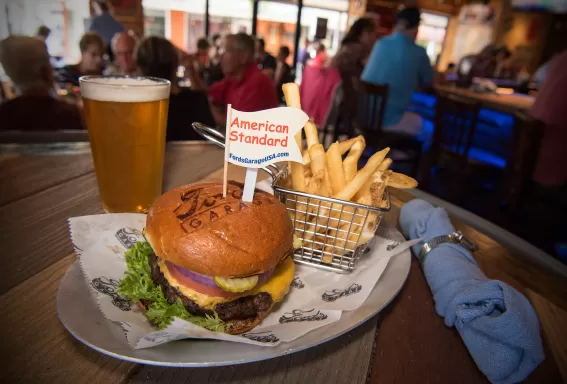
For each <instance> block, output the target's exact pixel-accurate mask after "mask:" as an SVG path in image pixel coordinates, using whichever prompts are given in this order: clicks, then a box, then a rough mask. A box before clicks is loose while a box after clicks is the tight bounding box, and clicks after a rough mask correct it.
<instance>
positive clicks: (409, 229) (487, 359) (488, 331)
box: [400, 199, 544, 384]
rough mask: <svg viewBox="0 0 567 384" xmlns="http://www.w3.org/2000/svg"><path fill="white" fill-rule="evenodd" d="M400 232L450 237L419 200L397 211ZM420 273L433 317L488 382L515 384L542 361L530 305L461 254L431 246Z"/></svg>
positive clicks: (446, 223) (444, 221) (440, 218)
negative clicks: (453, 334)
mask: <svg viewBox="0 0 567 384" xmlns="http://www.w3.org/2000/svg"><path fill="white" fill-rule="evenodd" d="M400 227H401V228H402V231H403V232H404V235H405V236H406V237H408V238H411V239H415V238H419V237H421V238H423V240H424V241H429V240H430V239H432V238H434V237H437V236H442V235H448V234H450V233H452V232H454V231H455V228H454V227H453V225H451V222H450V220H449V217H448V215H447V212H446V211H445V210H444V209H442V208H434V207H433V206H432V205H431V204H429V203H428V202H426V201H424V200H420V199H415V200H412V201H410V202H409V203H407V204H405V205H404V206H403V207H402V209H401V213H400ZM421 247H422V244H421V243H420V244H417V245H414V246H413V252H414V253H415V254H416V255H417V254H418V253H419V251H420V250H421ZM423 270H424V273H425V278H426V279H427V283H428V284H429V287H430V288H431V291H432V292H433V298H434V300H435V309H436V311H437V313H438V314H439V315H440V316H442V317H443V318H444V319H445V324H447V325H448V326H450V327H451V326H455V328H457V330H458V332H459V334H460V335H461V337H462V339H463V341H464V342H465V345H466V346H467V348H468V350H469V352H470V354H471V355H472V358H473V359H474V361H475V363H476V365H477V366H478V368H479V369H480V370H481V371H482V373H484V374H485V375H486V377H487V378H488V379H489V380H490V382H492V383H495V384H496V383H497V384H508V383H517V382H520V381H522V380H524V379H525V378H527V377H528V375H529V374H530V373H531V372H532V371H533V370H534V369H535V368H536V367H537V366H538V365H539V364H540V363H541V362H542V361H543V359H544V353H543V347H542V343H541V337H540V332H539V321H538V318H537V315H536V313H535V311H534V309H533V308H532V306H531V304H530V302H529V301H528V300H527V299H526V298H525V297H524V296H523V295H522V294H521V293H519V292H518V291H516V290H515V289H514V288H512V287H510V286H509V285H508V284H506V283H503V282H501V281H497V280H489V279H488V278H487V277H486V276H485V275H484V274H483V273H482V271H481V270H480V268H479V267H478V264H477V263H476V261H475V259H474V257H473V256H472V255H471V254H470V253H469V252H468V251H467V250H466V249H465V248H463V247H462V246H460V245H457V244H441V245H439V246H437V247H436V248H434V249H433V250H432V251H430V252H429V254H428V255H427V257H426V258H425V260H424V265H423Z"/></svg>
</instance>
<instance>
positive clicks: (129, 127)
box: [80, 76, 170, 212]
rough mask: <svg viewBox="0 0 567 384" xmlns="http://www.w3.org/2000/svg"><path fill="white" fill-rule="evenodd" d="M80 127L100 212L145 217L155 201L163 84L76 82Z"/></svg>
mask: <svg viewBox="0 0 567 384" xmlns="http://www.w3.org/2000/svg"><path fill="white" fill-rule="evenodd" d="M80 83H81V95H82V97H83V105H84V113H85V122H86V124H87V129H88V132H89V138H90V142H91V150H92V154H93V160H94V166H95V172H96V178H97V182H98V188H99V192H100V197H101V200H102V206H103V208H104V210H105V211H106V212H147V210H148V208H149V207H150V206H151V205H152V204H153V202H154V200H155V199H156V198H157V197H158V196H159V195H161V192H162V178H163V157H164V151H165V131H166V126H167V111H168V104H169V87H170V83H169V81H167V80H162V79H154V78H143V77H139V78H128V77H108V78H104V77H98V76H87V77H82V78H81V79H80Z"/></svg>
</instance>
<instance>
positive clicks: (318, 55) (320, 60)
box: [308, 42, 329, 68]
mask: <svg viewBox="0 0 567 384" xmlns="http://www.w3.org/2000/svg"><path fill="white" fill-rule="evenodd" d="M316 46H317V48H316V50H315V57H314V58H312V59H311V60H310V61H309V62H308V65H310V66H312V67H316V68H322V67H325V66H326V65H327V63H328V60H329V56H328V55H327V47H326V46H325V44H323V43H321V42H318V43H316Z"/></svg>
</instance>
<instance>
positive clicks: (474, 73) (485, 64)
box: [467, 45, 497, 79]
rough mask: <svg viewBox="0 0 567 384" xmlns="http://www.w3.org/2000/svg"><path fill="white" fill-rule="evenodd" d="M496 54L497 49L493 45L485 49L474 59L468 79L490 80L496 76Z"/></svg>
mask: <svg viewBox="0 0 567 384" xmlns="http://www.w3.org/2000/svg"><path fill="white" fill-rule="evenodd" d="M496 52H497V49H496V48H495V47H494V46H493V45H487V46H486V47H484V48H483V49H482V50H481V51H480V52H479V53H478V54H477V55H476V56H475V57H474V59H473V62H472V66H471V68H470V70H469V72H468V75H467V77H468V78H469V79H472V78H474V77H480V78H490V77H492V76H494V72H495V71H496V66H497V63H496Z"/></svg>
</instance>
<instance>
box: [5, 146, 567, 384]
mask: <svg viewBox="0 0 567 384" xmlns="http://www.w3.org/2000/svg"><path fill="white" fill-rule="evenodd" d="M222 159H223V152H222V150H220V149H217V148H216V147H213V146H212V145H208V144H194V143H193V144H174V145H169V146H168V150H167V154H166V164H165V180H164V187H165V189H171V188H173V187H176V186H179V185H183V184H187V183H191V182H195V181H198V180H220V179H221V178H222V168H221V167H222ZM229 175H230V177H231V178H233V179H236V180H242V179H243V176H244V172H243V169H242V168H238V167H232V166H231V168H230V170H229ZM0 186H1V187H0V188H1V193H0V217H1V219H0V238H1V244H2V245H3V247H2V250H3V255H4V261H5V262H4V264H3V268H2V269H1V272H0V276H1V279H0V281H1V285H0V288H1V295H2V296H1V297H0V308H2V309H3V316H2V324H1V325H0V328H1V329H2V332H3V334H2V340H3V342H2V343H1V347H0V359H1V360H2V362H3V365H4V368H3V369H2V370H0V382H15V381H19V382H26V383H27V382H30V383H42V382H46V383H79V382H89V383H91V382H92V383H98V382H100V383H105V384H107V383H123V382H134V383H138V382H140V383H142V382H143V383H165V382H167V383H177V382H185V383H218V382H222V383H326V384H327V383H329V384H331V383H337V384H342V383H393V382H399V383H411V382H429V383H449V382H459V383H487V382H488V381H487V380H486V378H485V377H484V376H483V375H482V374H481V373H480V371H479V370H478V369H477V368H476V366H475V364H474V362H473V361H472V359H471V358H470V356H469V354H468V351H467V350H466V348H465V347H464V344H463V343H462V341H461V339H460V337H459V335H458V333H457V332H456V331H455V329H453V328H447V327H446V326H445V325H444V322H443V319H442V318H440V317H439V316H438V315H437V314H436V313H435V309H434V303H433V299H432V296H431V293H430V290H429V288H428V287H427V284H426V282H425V279H424V277H423V274H422V273H421V271H420V269H419V267H418V266H417V263H416V262H415V261H414V262H412V267H411V271H410V275H409V277H408V281H407V283H406V285H405V286H404V288H403V289H402V291H401V292H400V294H399V295H398V296H397V297H396V299H395V300H394V301H393V302H392V303H391V304H390V305H389V306H388V307H387V308H386V309H385V310H383V311H382V312H381V313H380V314H379V315H378V316H376V317H375V318H373V319H371V320H369V321H368V322H366V323H365V324H364V325H362V326H360V327H358V328H356V329H354V330H353V331H351V332H349V333H347V334H345V335H343V336H341V337H339V338H337V339H335V340H333V341H330V342H328V343H325V344H323V345H321V346H318V347H315V348H312V349H309V350H306V351H303V352H299V353H295V354H292V355H289V356H284V357H281V358H276V359H272V360H267V361H264V362H258V363H252V364H244V365H238V366H229V367H221V368H199V369H181V368H179V369H176V368H161V367H151V366H143V365H138V364H134V363H129V362H125V361H121V360H117V359H114V358H111V357H107V356H105V355H102V354H100V353H99V352H96V351H94V350H92V349H90V348H88V347H86V346H84V345H83V344H81V343H80V342H78V341H76V340H75V339H74V338H73V337H72V336H71V335H70V334H69V333H67V331H66V330H65V329H64V327H63V326H62V325H61V323H60V322H59V319H58V318H57V309H56V295H57V288H58V286H59V282H60V280H61V278H62V277H63V275H64V274H65V272H66V270H67V268H68V267H69V266H70V265H71V264H72V263H73V262H74V261H75V255H74V253H73V249H72V246H71V242H70V240H69V233H68V227H67V222H66V220H67V218H69V217H74V216H81V215H90V214H98V213H102V207H101V204H100V201H99V197H98V191H97V186H96V180H95V175H94V170H93V165H92V161H91V158H90V154H88V153H87V154H84V153H83V154H78V155H60V156H57V155H51V156H13V155H12V156H9V157H6V156H4V157H2V156H0ZM411 198H412V197H411V195H409V194H407V193H404V192H401V191H397V190H392V191H391V199H392V206H393V208H392V211H391V212H390V213H389V214H388V215H387V216H386V218H385V222H386V223H385V225H394V226H396V225H397V218H398V214H399V208H400V207H401V205H402V204H403V203H404V202H406V201H408V200H411ZM455 225H456V226H457V228H458V229H460V230H462V231H463V232H465V234H466V235H468V236H469V237H470V238H472V239H473V240H474V241H476V242H477V244H479V246H480V250H479V251H478V252H476V255H475V256H476V258H477V260H478V261H479V264H480V266H481V268H482V269H483V271H484V272H485V273H486V274H487V275H488V276H489V277H491V278H495V279H500V280H503V281H505V282H507V283H509V284H511V285H512V286H514V287H516V288H517V289H519V290H520V291H522V292H524V293H526V294H527V296H528V298H530V300H532V301H533V302H534V307H535V308H536V311H537V312H538V314H539V316H540V319H541V321H542V329H543V333H544V336H545V337H544V340H545V342H546V348H547V351H546V354H547V356H548V358H547V359H546V361H545V362H544V363H543V364H542V365H540V367H539V368H538V369H536V371H535V372H534V373H533V374H532V375H531V376H530V378H529V379H528V382H532V383H542V382H545V383H557V382H561V381H562V378H561V371H560V369H561V370H563V369H564V368H565V366H566V364H567V354H566V353H565V345H567V342H565V341H566V340H567V339H565V337H566V332H565V326H564V324H567V284H565V283H566V281H565V280H563V279H561V278H559V277H557V276H555V275H553V274H551V273H548V272H544V271H543V270H541V269H540V268H538V267H536V266H534V265H531V264H529V263H528V262H526V261H524V260H522V258H521V255H517V254H513V253H511V252H510V251H508V250H507V249H505V248H503V247H502V246H500V245H499V244H498V243H497V242H495V241H494V240H492V239H491V238H490V237H488V236H486V235H483V234H482V233H480V232H477V231H475V230H474V229H472V228H470V227H468V226H466V225H464V224H463V223H459V222H455ZM548 346H549V348H548ZM345 368H347V369H345ZM564 372H565V371H564ZM457 378H458V379H457Z"/></svg>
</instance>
